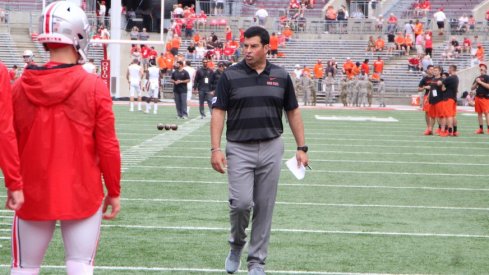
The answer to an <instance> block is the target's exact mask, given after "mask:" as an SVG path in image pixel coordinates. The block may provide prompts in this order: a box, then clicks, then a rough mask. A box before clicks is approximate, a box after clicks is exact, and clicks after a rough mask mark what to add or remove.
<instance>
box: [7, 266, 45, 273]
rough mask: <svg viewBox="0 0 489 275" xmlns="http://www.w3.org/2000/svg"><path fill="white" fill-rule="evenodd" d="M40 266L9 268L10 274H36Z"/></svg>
mask: <svg viewBox="0 0 489 275" xmlns="http://www.w3.org/2000/svg"><path fill="white" fill-rule="evenodd" d="M39 270H40V268H19V267H15V268H12V269H10V275H38V274H39Z"/></svg>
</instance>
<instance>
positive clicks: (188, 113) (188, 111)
mask: <svg viewBox="0 0 489 275" xmlns="http://www.w3.org/2000/svg"><path fill="white" fill-rule="evenodd" d="M187 115H190V107H188V106H187Z"/></svg>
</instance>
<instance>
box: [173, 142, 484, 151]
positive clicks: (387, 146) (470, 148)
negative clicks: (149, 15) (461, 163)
mask: <svg viewBox="0 0 489 275" xmlns="http://www.w3.org/2000/svg"><path fill="white" fill-rule="evenodd" d="M338 140H340V141H341V140H342V139H338ZM379 141H382V140H379ZM180 142H181V143H205V144H207V145H206V146H203V148H205V149H206V150H207V151H209V149H208V143H209V142H208V141H202V142H201V141H188V140H182V141H180ZM440 143H445V142H440ZM440 143H438V144H440ZM308 144H309V145H311V143H308ZM312 144H313V145H314V147H313V148H319V147H328V146H331V147H348V148H350V147H361V148H365V147H375V148H409V149H411V150H413V149H421V148H423V149H424V148H427V149H450V150H454V149H464V150H477V151H480V150H489V148H485V147H484V148H483V147H477V148H475V147H473V146H465V147H464V146H428V145H377V144H344V143H312ZM484 144H487V143H484ZM285 146H291V147H294V148H295V146H296V145H295V142H294V141H287V140H285ZM177 148H189V147H188V146H183V147H172V149H177ZM203 148H200V149H203ZM294 151H295V150H294ZM311 152H320V151H316V150H311ZM425 154H426V153H425Z"/></svg>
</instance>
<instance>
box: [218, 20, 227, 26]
mask: <svg viewBox="0 0 489 275" xmlns="http://www.w3.org/2000/svg"><path fill="white" fill-rule="evenodd" d="M227 24H228V21H227V20H226V19H224V18H223V19H220V20H219V26H227Z"/></svg>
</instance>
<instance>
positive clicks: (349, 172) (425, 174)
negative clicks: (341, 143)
mask: <svg viewBox="0 0 489 275" xmlns="http://www.w3.org/2000/svg"><path fill="white" fill-rule="evenodd" d="M131 168H140V169H171V170H182V171H185V170H213V168H212V167H184V166H155V165H134V166H132V167H131ZM287 170H288V169H286V168H282V171H287ZM308 172H309V173H311V172H314V173H333V174H380V175H405V176H451V177H489V175H487V174H449V173H417V172H416V173H414V172H389V171H350V170H318V169H314V170H312V171H308Z"/></svg>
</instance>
